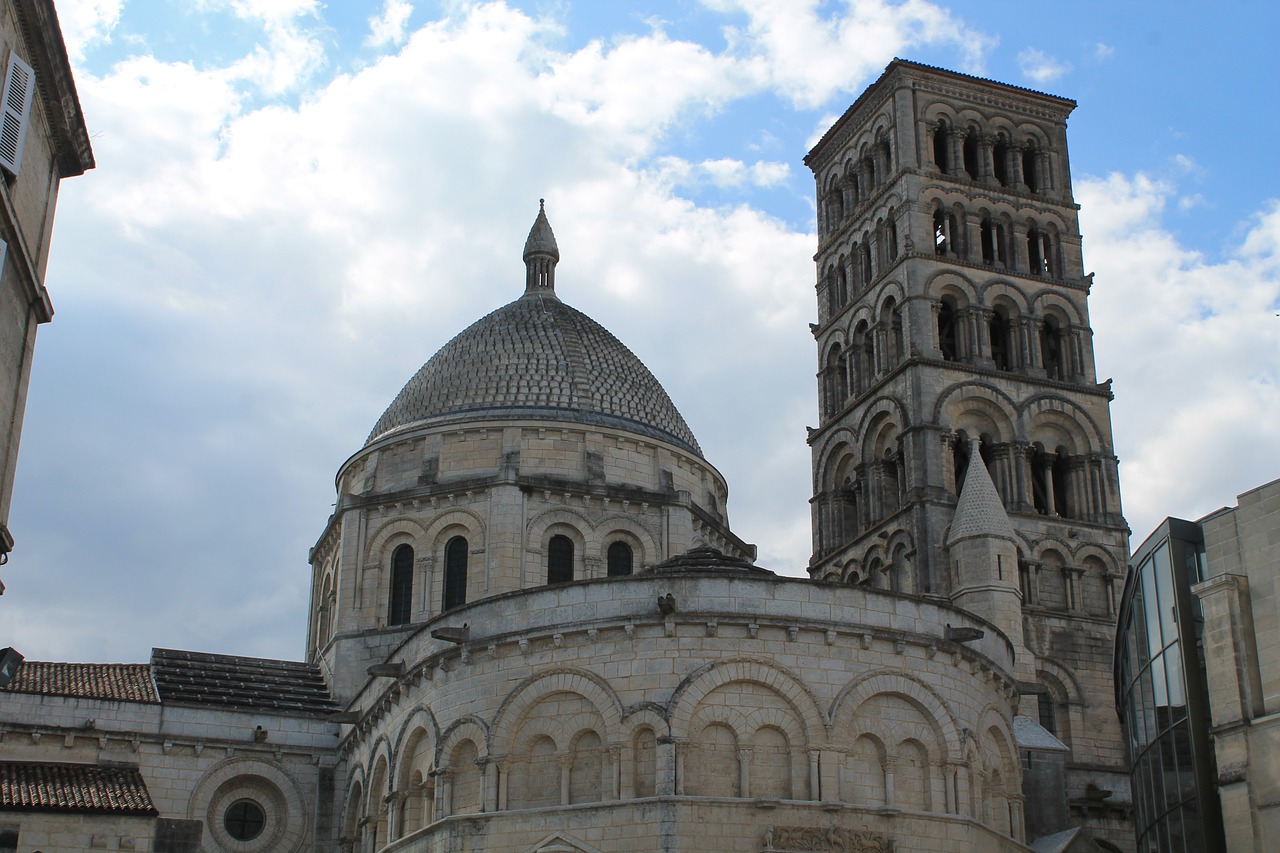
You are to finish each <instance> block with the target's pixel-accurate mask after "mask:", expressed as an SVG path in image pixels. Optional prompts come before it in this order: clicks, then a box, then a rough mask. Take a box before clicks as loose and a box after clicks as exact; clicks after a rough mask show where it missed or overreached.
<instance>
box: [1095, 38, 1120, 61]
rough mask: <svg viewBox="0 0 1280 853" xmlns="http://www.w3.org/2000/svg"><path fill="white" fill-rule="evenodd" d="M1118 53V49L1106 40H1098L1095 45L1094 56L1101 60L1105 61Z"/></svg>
mask: <svg viewBox="0 0 1280 853" xmlns="http://www.w3.org/2000/svg"><path fill="white" fill-rule="evenodd" d="M1115 55H1116V49H1115V48H1114V47H1112V46H1111V45H1109V44H1107V43H1105V42H1098V43H1097V44H1095V45H1094V46H1093V58H1094V59H1097V60H1099V61H1105V60H1108V59H1110V58H1111V57H1113V56H1115Z"/></svg>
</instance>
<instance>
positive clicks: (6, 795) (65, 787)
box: [0, 761, 159, 817]
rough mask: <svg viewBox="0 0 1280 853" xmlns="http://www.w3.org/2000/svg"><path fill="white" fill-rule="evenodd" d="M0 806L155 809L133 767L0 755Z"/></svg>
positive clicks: (120, 811)
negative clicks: (2, 758)
mask: <svg viewBox="0 0 1280 853" xmlns="http://www.w3.org/2000/svg"><path fill="white" fill-rule="evenodd" d="M0 811H56V812H79V813H81V814H116V815H140V816H148V817H154V816H156V815H158V814H159V812H158V811H156V807H155V805H154V804H153V803H152V802H151V795H150V794H149V793H148V792H147V785H146V783H145V782H144V781H143V779H142V773H140V772H139V771H138V768H136V767H101V766H98V765H94V764H46V763H40V762H28V761H0Z"/></svg>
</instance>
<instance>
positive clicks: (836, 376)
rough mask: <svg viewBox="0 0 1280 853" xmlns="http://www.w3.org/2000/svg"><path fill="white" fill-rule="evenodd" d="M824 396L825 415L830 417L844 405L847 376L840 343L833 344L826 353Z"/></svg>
mask: <svg viewBox="0 0 1280 853" xmlns="http://www.w3.org/2000/svg"><path fill="white" fill-rule="evenodd" d="M823 373H824V376H823V380H824V385H825V386H826V387H825V389H824V390H825V392H826V393H825V395H824V396H825V397H826V404H827V416H828V417H830V416H832V415H834V414H835V413H836V412H838V411H840V409H841V408H842V407H843V406H844V401H845V398H846V397H848V395H849V383H848V377H847V375H846V372H845V363H844V357H843V353H842V351H841V349H840V344H833V345H832V346H831V350H830V352H828V353H827V364H826V369H825V370H824V371H823Z"/></svg>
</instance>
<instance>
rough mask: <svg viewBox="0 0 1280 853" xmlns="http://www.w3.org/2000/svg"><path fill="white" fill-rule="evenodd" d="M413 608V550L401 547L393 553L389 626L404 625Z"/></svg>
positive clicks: (404, 546) (388, 610)
mask: <svg viewBox="0 0 1280 853" xmlns="http://www.w3.org/2000/svg"><path fill="white" fill-rule="evenodd" d="M412 606H413V548H411V547H409V546H408V545H401V546H400V547H399V548H396V550H395V551H393V552H392V553H391V600H390V602H389V603H388V605H387V624H388V625H404V624H406V623H408V621H409V613H410V608H411V607H412Z"/></svg>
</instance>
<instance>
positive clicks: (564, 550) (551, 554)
mask: <svg viewBox="0 0 1280 853" xmlns="http://www.w3.org/2000/svg"><path fill="white" fill-rule="evenodd" d="M572 581H573V540H572V539H570V538H569V537H568V536H563V535H560V534H557V535H555V536H552V537H551V541H550V542H548V543H547V583H549V584H556V583H570V582H572Z"/></svg>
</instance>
